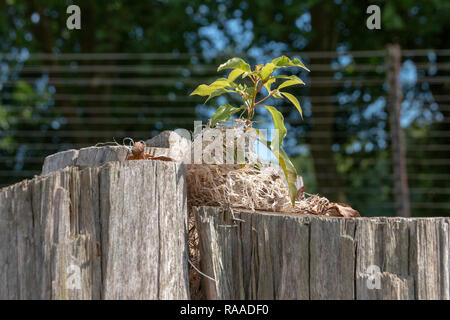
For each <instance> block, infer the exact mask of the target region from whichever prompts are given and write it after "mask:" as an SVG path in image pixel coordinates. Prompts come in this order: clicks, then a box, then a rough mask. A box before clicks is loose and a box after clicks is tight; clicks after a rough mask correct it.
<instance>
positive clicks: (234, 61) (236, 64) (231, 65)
mask: <svg viewBox="0 0 450 320" xmlns="http://www.w3.org/2000/svg"><path fill="white" fill-rule="evenodd" d="M225 69H239V70H242V71H245V72H250V71H251V69H250V65H249V64H248V63H247V62H245V61H244V60H242V59H241V58H231V59H230V60H228V61H227V62H225V63H222V64H221V65H220V66H219V67H218V68H217V71H221V70H225Z"/></svg>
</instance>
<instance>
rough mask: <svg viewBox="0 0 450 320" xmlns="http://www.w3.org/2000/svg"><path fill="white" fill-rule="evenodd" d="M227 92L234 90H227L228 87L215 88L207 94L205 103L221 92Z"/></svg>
mask: <svg viewBox="0 0 450 320" xmlns="http://www.w3.org/2000/svg"><path fill="white" fill-rule="evenodd" d="M227 92H235V91H233V90H228V89H225V88H219V89H216V90H214V91H213V92H211V94H210V95H209V97H208V99H206V101H205V103H206V102H208V101H209V100H211V99H212V98H215V97H218V96H221V95H222V94H224V93H227Z"/></svg>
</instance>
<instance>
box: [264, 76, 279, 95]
mask: <svg viewBox="0 0 450 320" xmlns="http://www.w3.org/2000/svg"><path fill="white" fill-rule="evenodd" d="M275 80H276V78H273V77H272V78H270V79H269V80H267V81H266V83H264V88H266V89H267V92H270V91H272V84H273V83H274V82H275Z"/></svg>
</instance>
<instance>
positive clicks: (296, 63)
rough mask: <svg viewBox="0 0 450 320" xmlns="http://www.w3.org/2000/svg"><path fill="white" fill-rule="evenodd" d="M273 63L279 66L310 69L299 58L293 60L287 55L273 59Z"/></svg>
mask: <svg viewBox="0 0 450 320" xmlns="http://www.w3.org/2000/svg"><path fill="white" fill-rule="evenodd" d="M272 63H273V64H274V65H275V66H276V67H277V68H285V67H299V68H303V69H305V70H306V71H309V69H308V68H307V67H306V66H305V65H304V64H303V63H302V62H301V61H300V60H299V59H297V58H294V60H291V59H289V58H288V57H286V56H281V57H278V58H275V59H273V60H272Z"/></svg>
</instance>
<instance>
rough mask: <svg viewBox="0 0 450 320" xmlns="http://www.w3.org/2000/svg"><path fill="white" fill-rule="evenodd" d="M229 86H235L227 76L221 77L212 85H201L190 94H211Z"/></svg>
mask: <svg viewBox="0 0 450 320" xmlns="http://www.w3.org/2000/svg"><path fill="white" fill-rule="evenodd" d="M227 87H233V85H232V83H231V82H230V81H229V80H228V79H226V78H219V79H217V80H216V81H214V82H213V83H211V84H210V85H206V84H201V85H199V86H198V87H197V88H196V89H195V90H194V91H192V93H191V94H190V95H191V96H193V95H199V96H209V95H210V94H211V93H213V92H214V91H216V90H217V89H220V88H227Z"/></svg>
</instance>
